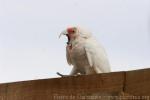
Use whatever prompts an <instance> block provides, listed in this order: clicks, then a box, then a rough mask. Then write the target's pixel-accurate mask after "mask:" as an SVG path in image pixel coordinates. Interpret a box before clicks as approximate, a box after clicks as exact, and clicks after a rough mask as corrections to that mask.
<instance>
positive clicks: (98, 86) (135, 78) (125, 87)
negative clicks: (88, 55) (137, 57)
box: [0, 69, 150, 100]
mask: <svg viewBox="0 0 150 100" xmlns="http://www.w3.org/2000/svg"><path fill="white" fill-rule="evenodd" d="M90 96H91V97H90ZM117 96H150V69H144V70H137V71H129V72H113V73H104V74H96V75H81V76H69V77H63V78H53V79H43V80H33V81H24V82H15V83H7V84H1V85H0V100H115V99H116V98H117ZM96 97H97V98H96ZM115 97H116V98H115ZM93 98H96V99H93ZM118 98H119V97H118ZM118 98H117V99H118ZM128 98H129V99H130V97H128ZM126 100H127V99H126ZM130 100H131V99H130ZM143 100H144V99H143Z"/></svg>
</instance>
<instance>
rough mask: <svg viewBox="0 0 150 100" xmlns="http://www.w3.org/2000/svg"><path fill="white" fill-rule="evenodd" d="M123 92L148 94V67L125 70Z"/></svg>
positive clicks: (138, 94) (149, 71)
mask: <svg viewBox="0 0 150 100" xmlns="http://www.w3.org/2000/svg"><path fill="white" fill-rule="evenodd" d="M125 92H126V93H129V94H132V95H136V96H150V69H143V70H135V71H129V72H126V83H125Z"/></svg>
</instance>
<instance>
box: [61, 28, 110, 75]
mask: <svg viewBox="0 0 150 100" xmlns="http://www.w3.org/2000/svg"><path fill="white" fill-rule="evenodd" d="M62 34H63V35H66V36H67V37H68V43H67V46H66V57H67V62H68V64H69V65H72V66H73V69H72V71H71V73H70V75H76V74H78V73H80V74H86V75H87V74H94V73H108V72H110V65H109V61H108V58H107V55H106V52H105V50H104V48H103V46H102V45H101V44H99V43H98V42H97V41H96V40H95V39H94V38H93V36H92V34H91V33H90V32H88V31H85V30H84V29H82V28H80V27H71V28H68V29H66V30H65V31H63V32H62V33H61V35H62Z"/></svg>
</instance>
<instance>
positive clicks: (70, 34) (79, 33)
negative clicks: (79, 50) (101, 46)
mask: <svg viewBox="0 0 150 100" xmlns="http://www.w3.org/2000/svg"><path fill="white" fill-rule="evenodd" d="M62 35H66V36H67V38H68V42H67V44H70V42H71V41H74V40H76V39H77V38H85V39H88V38H90V37H91V34H90V33H89V32H88V31H85V30H84V29H82V28H80V27H69V28H67V29H66V30H64V31H62V32H61V33H60V35H59V38H60V37H61V36H62Z"/></svg>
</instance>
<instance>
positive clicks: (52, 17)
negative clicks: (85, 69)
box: [0, 0, 150, 83]
mask: <svg viewBox="0 0 150 100" xmlns="http://www.w3.org/2000/svg"><path fill="white" fill-rule="evenodd" d="M68 26H83V27H86V28H88V29H89V30H90V31H91V32H92V33H93V36H94V37H95V38H96V39H97V40H98V41H99V42H101V43H102V44H103V45H104V47H105V49H106V51H107V53H108V57H109V60H110V64H111V66H112V71H127V70H135V69H142V68H149V67H150V0H0V83H4V82H14V81H23V80H32V79H42V78H53V77H58V76H57V75H56V72H60V73H62V74H69V72H70V70H71V68H72V67H71V66H68V64H67V62H66V54H65V46H66V41H67V39H66V38H65V37H64V38H61V39H58V36H59V33H60V32H61V31H62V30H64V29H66V28H67V27H68Z"/></svg>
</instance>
